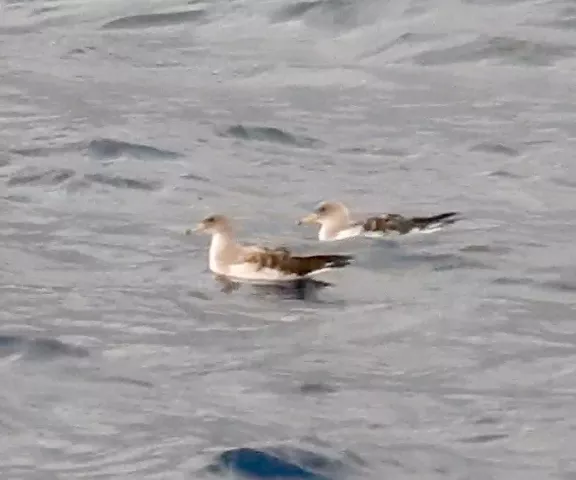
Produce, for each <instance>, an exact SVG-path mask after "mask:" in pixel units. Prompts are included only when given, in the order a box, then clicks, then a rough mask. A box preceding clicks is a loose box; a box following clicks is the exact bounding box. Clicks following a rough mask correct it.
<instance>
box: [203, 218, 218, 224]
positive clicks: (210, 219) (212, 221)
mask: <svg viewBox="0 0 576 480" xmlns="http://www.w3.org/2000/svg"><path fill="white" fill-rule="evenodd" d="M214 220H216V219H215V218H214V217H208V218H207V219H206V220H204V221H205V222H206V223H214Z"/></svg>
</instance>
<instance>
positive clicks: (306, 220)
mask: <svg viewBox="0 0 576 480" xmlns="http://www.w3.org/2000/svg"><path fill="white" fill-rule="evenodd" d="M317 221H318V215H317V214H315V213H311V214H309V215H306V216H305V217H303V218H301V219H300V220H298V222H297V225H303V224H305V223H316V222H317Z"/></svg>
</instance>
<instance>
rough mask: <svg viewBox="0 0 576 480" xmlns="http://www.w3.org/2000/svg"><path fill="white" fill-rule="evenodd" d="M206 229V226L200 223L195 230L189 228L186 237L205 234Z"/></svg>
mask: <svg viewBox="0 0 576 480" xmlns="http://www.w3.org/2000/svg"><path fill="white" fill-rule="evenodd" d="M205 229H206V227H205V226H204V224H203V223H202V222H200V223H199V224H198V225H196V226H195V227H194V228H188V229H187V230H186V235H190V234H191V233H200V232H203V231H204V230H205Z"/></svg>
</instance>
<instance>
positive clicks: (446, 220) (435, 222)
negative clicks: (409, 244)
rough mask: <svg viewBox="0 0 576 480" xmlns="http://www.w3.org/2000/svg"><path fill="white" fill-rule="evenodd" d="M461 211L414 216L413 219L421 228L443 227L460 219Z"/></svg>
mask: <svg viewBox="0 0 576 480" xmlns="http://www.w3.org/2000/svg"><path fill="white" fill-rule="evenodd" d="M459 215H460V212H446V213H440V214H439V215H432V216H430V217H414V218H413V219H412V221H413V222H414V224H415V225H416V226H417V227H418V228H420V229H424V228H431V227H443V226H445V225H451V224H453V223H455V222H457V221H458V220H460V217H459Z"/></svg>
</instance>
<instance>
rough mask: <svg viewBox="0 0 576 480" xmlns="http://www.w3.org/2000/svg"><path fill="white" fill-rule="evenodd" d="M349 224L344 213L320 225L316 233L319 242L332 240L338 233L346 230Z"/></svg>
mask: <svg viewBox="0 0 576 480" xmlns="http://www.w3.org/2000/svg"><path fill="white" fill-rule="evenodd" d="M349 224H350V219H349V218H348V215H347V214H345V213H343V214H341V215H338V216H337V217H333V218H331V219H330V220H328V221H326V222H324V223H323V224H322V226H321V227H320V231H319V232H318V239H319V240H321V241H326V240H333V239H334V238H335V237H336V235H337V234H338V232H339V231H340V230H343V229H345V228H347V227H348V225H349Z"/></svg>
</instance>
